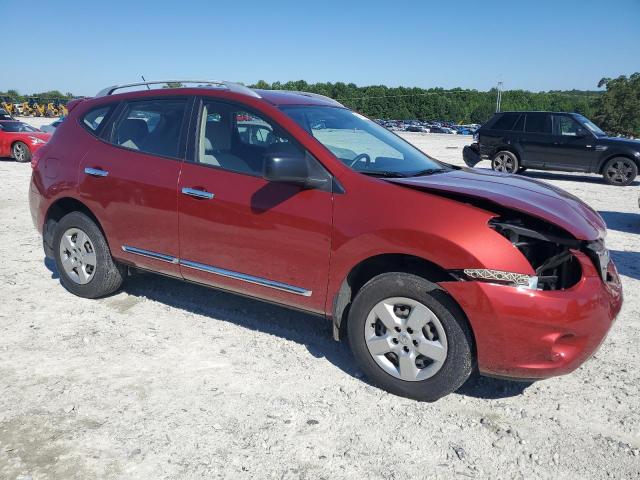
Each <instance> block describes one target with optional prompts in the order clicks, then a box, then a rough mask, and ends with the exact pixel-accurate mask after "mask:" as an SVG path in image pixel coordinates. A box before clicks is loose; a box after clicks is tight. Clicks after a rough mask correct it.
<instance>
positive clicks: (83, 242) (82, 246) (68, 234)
mask: <svg viewBox="0 0 640 480" xmlns="http://www.w3.org/2000/svg"><path fill="white" fill-rule="evenodd" d="M60 259H61V261H62V267H63V268H64V271H65V273H66V274H67V276H68V277H69V278H70V279H71V280H73V281H74V282H75V283H77V284H80V285H84V284H87V283H89V282H90V281H91V280H92V279H93V277H94V275H95V273H96V262H97V259H96V252H95V248H94V246H93V242H92V241H91V239H90V238H89V236H88V235H87V234H86V233H85V232H83V231H82V230H80V229H79V228H70V229H68V230H67V231H65V232H64V234H63V235H62V238H61V239H60Z"/></svg>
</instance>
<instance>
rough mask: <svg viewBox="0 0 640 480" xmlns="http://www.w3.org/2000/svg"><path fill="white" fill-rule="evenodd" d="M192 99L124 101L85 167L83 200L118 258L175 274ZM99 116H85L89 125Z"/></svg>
mask: <svg viewBox="0 0 640 480" xmlns="http://www.w3.org/2000/svg"><path fill="white" fill-rule="evenodd" d="M191 103H192V101H191V100H189V99H187V98H185V97H176V98H173V97H163V98H158V99H151V100H147V99H145V100H136V101H128V102H125V103H124V104H122V105H120V107H119V108H118V110H117V112H115V115H114V116H115V119H114V121H112V122H110V124H109V125H108V128H107V129H106V131H105V132H104V134H103V142H100V143H97V146H96V147H94V148H93V149H92V150H91V151H89V152H88V153H87V155H85V157H84V159H83V161H82V167H81V170H80V181H79V188H80V195H81V198H82V199H83V201H85V202H86V203H87V205H88V206H89V208H91V210H92V211H93V212H94V213H95V215H96V216H97V217H98V219H99V220H100V222H101V224H102V226H103V228H104V229H105V231H106V233H107V238H108V240H109V246H110V248H111V252H112V254H113V256H114V257H116V258H120V259H123V260H126V261H128V262H130V263H131V264H133V265H136V266H139V267H141V268H148V269H152V270H154V271H158V272H161V273H165V274H169V275H175V276H177V275H179V274H180V273H179V267H178V265H177V259H178V253H179V248H178V206H177V198H176V188H177V183H178V175H179V172H180V165H181V161H182V159H183V158H184V150H185V137H184V135H185V131H186V125H187V122H188V115H187V112H188V111H189V108H190V105H191ZM97 113H100V112H97ZM94 116H95V115H93V114H92V115H89V116H85V125H86V126H87V128H88V129H91V125H92V123H93V122H94V119H93V117H94Z"/></svg>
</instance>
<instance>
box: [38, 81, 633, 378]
mask: <svg viewBox="0 0 640 480" xmlns="http://www.w3.org/2000/svg"><path fill="white" fill-rule="evenodd" d="M260 93H261V95H263V98H262V99H260V98H253V97H249V96H245V95H242V94H236V93H231V92H228V91H224V90H218V89H180V90H179V95H180V96H183V97H184V96H202V97H210V98H217V99H226V100H230V101H234V102H237V103H239V104H241V105H246V106H247V108H249V109H254V110H256V111H257V112H259V113H261V114H262V115H263V116H265V117H267V118H269V119H271V120H272V121H274V122H275V123H277V124H279V125H280V126H281V127H282V128H283V129H285V130H286V131H288V132H289V133H290V134H291V135H292V136H293V137H295V139H296V140H297V141H298V142H299V143H300V144H301V145H302V146H303V147H304V148H305V149H306V150H307V151H309V152H310V153H311V154H312V155H313V156H314V157H315V158H317V159H318V160H319V161H320V162H321V163H322V164H323V165H324V167H325V168H326V169H327V170H328V171H329V172H330V173H331V174H332V175H333V176H334V177H335V178H336V179H337V181H338V182H339V183H340V184H341V186H342V187H343V189H344V193H330V192H324V191H320V190H301V189H300V188H298V187H295V186H291V185H285V184H276V183H269V182H267V181H265V180H264V179H262V178H259V177H255V176H249V175H243V174H239V173H234V172H229V171H224V170H221V169H216V168H211V167H207V166H203V165H199V164H194V163H191V162H186V161H179V160H171V159H166V158H159V157H153V156H150V155H147V154H143V153H138V152H132V151H128V150H126V149H122V148H118V147H114V146H112V145H109V144H107V143H106V142H104V141H102V140H100V139H98V138H96V137H94V136H92V135H91V134H90V133H89V132H87V131H86V130H85V129H84V128H83V127H81V126H80V124H79V119H80V118H81V117H82V116H83V115H84V113H86V112H87V111H88V110H90V109H93V108H95V107H96V106H98V105H102V104H110V103H116V102H119V101H121V100H127V99H130V98H144V97H154V96H172V95H176V94H177V93H176V91H175V90H171V89H165V90H152V91H149V92H132V93H125V94H119V95H112V96H108V97H101V98H96V99H86V100H83V101H82V102H77V103H76V104H75V105H74V107H75V108H73V109H72V111H71V112H70V114H69V117H68V119H67V120H66V121H65V122H64V123H63V124H62V125H61V126H60V127H58V131H57V132H56V135H55V136H54V138H53V139H52V140H51V142H50V144H49V145H48V146H47V148H46V150H44V153H43V154H42V155H41V156H40V160H39V162H38V164H37V165H36V166H35V167H34V171H33V176H32V183H31V188H30V203H31V211H32V216H33V218H34V223H35V224H36V226H37V228H38V229H39V230H40V231H41V232H42V230H43V224H44V222H45V218H46V215H47V212H48V211H49V208H50V206H51V205H52V204H54V203H55V202H56V201H57V200H60V199H62V198H73V199H75V200H77V201H80V202H82V203H83V204H84V205H86V207H87V208H88V209H90V210H91V212H92V213H93V214H94V215H95V217H96V218H97V219H98V221H99V222H100V224H101V226H102V228H103V229H104V231H105V233H106V236H107V239H108V241H109V245H110V248H111V252H112V255H113V256H114V257H115V258H116V259H117V260H119V261H122V262H126V263H129V264H133V265H135V266H138V267H141V268H146V269H151V270H154V271H160V272H162V273H165V274H168V275H172V276H175V277H182V278H186V279H188V280H192V281H197V282H199V283H205V284H210V285H212V286H216V287H220V288H225V289H228V290H232V291H236V292H239V293H242V294H246V295H250V296H254V297H257V298H261V299H265V300H269V301H274V302H277V303H281V304H284V305H288V306H293V307H297V308H302V309H305V310H309V311H313V312H319V313H324V314H326V315H327V316H331V315H332V308H333V304H334V299H335V298H336V295H337V294H338V291H339V289H340V286H341V285H342V283H343V281H344V280H345V278H346V277H347V275H348V274H349V272H350V271H351V270H352V269H353V268H354V267H355V266H356V265H358V264H359V263H360V262H362V261H364V260H366V259H368V258H370V257H373V256H376V255H380V254H388V253H394V254H407V255H413V256H416V257H420V258H423V259H425V260H428V261H430V262H432V263H434V264H435V265H437V266H439V267H441V268H442V269H445V270H452V269H463V268H491V269H496V270H505V271H511V272H518V273H525V274H533V273H534V272H533V270H532V267H531V265H530V264H529V263H528V261H527V260H526V259H525V258H524V257H523V256H522V255H521V254H520V252H519V251H518V250H517V249H516V248H515V247H513V245H512V244H511V243H510V242H509V241H508V240H507V239H505V238H504V237H502V236H501V235H500V234H498V233H496V232H495V231H494V230H492V229H490V228H489V227H488V226H487V222H488V221H489V220H490V219H491V218H492V217H494V216H495V214H494V213H492V212H488V211H486V210H483V209H481V208H478V207H475V206H473V205H471V204H469V203H462V202H458V201H455V200H452V199H448V198H444V197H442V196H439V195H438V192H441V191H447V192H452V193H459V194H465V195H470V196H478V197H482V198H486V199H489V200H491V201H494V202H498V203H500V204H502V205H504V206H510V207H512V208H514V209H517V210H521V211H524V212H527V213H529V214H531V215H534V216H537V217H539V218H542V219H545V220H547V221H549V222H552V223H555V224H557V225H559V226H561V227H563V228H565V229H566V230H567V231H569V232H571V233H572V234H573V235H574V236H576V237H577V238H580V239H593V238H596V237H598V236H601V235H602V233H603V231H604V224H603V223H602V219H601V218H600V217H599V216H598V215H597V214H596V213H595V212H593V211H592V210H591V209H590V208H589V207H587V206H586V205H585V204H584V203H582V202H580V201H579V200H578V199H576V198H575V197H572V196H570V195H569V194H567V193H565V192H562V191H561V190H559V189H556V188H554V187H551V186H549V185H546V184H543V183H541V182H531V181H526V180H523V179H520V178H515V177H502V176H497V175H487V176H483V175H474V174H471V173H466V172H464V171H454V172H451V173H447V174H439V175H434V176H432V177H423V178H415V179H411V180H409V179H407V180H402V181H395V180H394V182H396V183H394V182H391V181H388V180H383V179H379V178H372V177H366V176H363V175H361V174H358V173H356V172H354V171H352V170H351V169H349V168H348V167H346V166H345V165H344V164H343V163H342V162H340V161H339V160H338V159H337V158H336V157H334V156H333V154H331V153H330V152H329V151H328V150H327V149H326V148H325V147H324V146H323V145H322V144H320V143H319V142H318V141H317V140H316V139H314V138H313V137H311V136H310V135H308V134H307V133H306V132H305V131H304V130H303V129H302V128H300V127H299V126H298V125H297V124H296V123H295V122H294V121H293V120H292V119H290V118H289V117H288V116H286V115H285V114H284V113H283V112H282V111H281V110H279V109H278V105H280V104H308V105H322V104H325V101H324V100H322V99H320V98H316V97H306V96H302V95H299V94H294V93H290V92H266V91H265V92H260ZM85 167H92V168H99V169H104V170H108V171H109V176H108V177H105V178H94V177H90V176H86V175H84V173H83V171H84V168H85ZM398 182H402V183H406V184H410V185H409V186H412V187H414V188H407V185H405V186H402V185H398V184H397V183H398ZM183 187H191V188H197V189H200V190H206V191H208V192H211V193H214V194H215V199H213V200H203V199H195V198H192V197H189V196H185V195H182V194H181V193H180V191H181V190H182V188H183ZM123 245H129V246H133V247H137V248H143V249H146V250H151V251H154V252H158V253H162V254H165V255H170V256H172V257H177V258H181V259H183V260H189V261H194V262H199V263H203V264H207V265H211V266H214V267H217V268H222V269H226V270H232V271H235V272H240V273H244V274H249V275H253V276H256V277H262V278H266V279H269V280H273V281H277V282H281V283H286V284H289V285H293V286H297V287H302V288H305V289H308V290H311V291H312V292H313V293H312V295H311V296H308V297H305V296H300V295H295V294H292V293H288V292H284V291H279V290H274V289H271V288H268V287H264V286H259V285H255V284H252V283H247V282H243V281H240V280H236V279H230V278H226V277H221V276H218V275H213V274H211V273H206V272H202V271H198V270H193V269H190V268H186V267H180V266H178V265H176V264H171V263H167V262H162V261H159V260H153V259H149V258H145V257H141V256H137V255H132V254H128V253H125V252H123V251H122V246H123ZM576 255H577V256H578V258H579V259H580V262H581V264H582V267H583V278H582V280H581V281H580V282H579V283H578V284H577V285H576V286H574V287H573V288H571V289H569V290H566V291H536V290H526V289H517V288H515V287H506V286H497V285H492V284H487V283H479V282H454V281H452V282H443V283H442V284H441V285H442V287H443V288H445V289H446V290H447V291H448V292H449V294H450V295H451V296H452V297H453V298H454V299H455V300H456V301H457V302H458V304H459V305H460V306H461V308H462V309H463V310H464V312H465V314H466V315H467V317H468V319H469V322H470V324H471V327H472V329H473V332H474V335H475V339H476V344H477V351H478V362H479V365H480V368H481V370H482V371H483V372H484V373H491V374H496V375H506V376H514V377H527V378H532V377H535V378H538V377H545V376H551V375H556V374H561V373H566V372H568V371H570V370H572V369H574V368H576V367H577V366H578V365H579V364H580V363H581V362H583V361H584V360H585V359H586V358H588V356H589V355H591V353H592V352H593V351H594V350H595V348H597V346H598V345H599V343H600V342H601V341H602V339H603V338H604V336H605V335H606V332H607V330H608V329H609V326H610V325H611V322H612V320H613V319H614V318H615V316H616V314H617V313H618V311H619V309H620V305H621V302H622V294H621V289H620V283H619V280H618V277H617V273H616V272H615V267H613V266H612V267H611V272H610V273H611V274H612V278H613V281H612V282H610V283H608V284H605V283H604V282H602V281H601V280H600V278H599V277H598V276H597V272H596V270H595V268H594V266H593V265H592V264H591V261H590V260H589V259H588V258H587V257H585V256H584V255H582V254H581V253H579V252H578V253H576Z"/></svg>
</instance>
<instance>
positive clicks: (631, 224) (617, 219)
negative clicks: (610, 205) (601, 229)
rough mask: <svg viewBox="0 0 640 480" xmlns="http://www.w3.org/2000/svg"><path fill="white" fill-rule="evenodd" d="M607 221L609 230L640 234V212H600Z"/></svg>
mask: <svg viewBox="0 0 640 480" xmlns="http://www.w3.org/2000/svg"><path fill="white" fill-rule="evenodd" d="M598 213H599V214H600V215H601V216H602V218H604V221H605V222H606V223H607V228H608V229H609V230H617V231H619V232H626V233H636V234H640V213H630V212H608V211H600V212H598Z"/></svg>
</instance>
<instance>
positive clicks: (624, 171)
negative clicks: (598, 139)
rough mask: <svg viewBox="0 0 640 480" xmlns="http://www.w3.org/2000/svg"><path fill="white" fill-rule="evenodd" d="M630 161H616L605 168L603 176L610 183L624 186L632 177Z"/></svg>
mask: <svg viewBox="0 0 640 480" xmlns="http://www.w3.org/2000/svg"><path fill="white" fill-rule="evenodd" d="M630 162H631V161H630V160H624V159H621V160H617V161H615V162H613V163H612V164H611V165H609V167H608V168H607V171H606V172H605V175H606V176H607V179H608V180H609V182H610V183H615V184H626V183H627V182H629V180H630V179H631V177H632V176H633V166H632V165H631V163H630Z"/></svg>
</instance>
